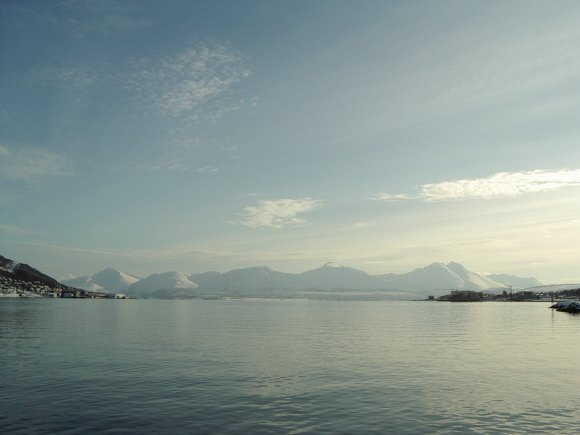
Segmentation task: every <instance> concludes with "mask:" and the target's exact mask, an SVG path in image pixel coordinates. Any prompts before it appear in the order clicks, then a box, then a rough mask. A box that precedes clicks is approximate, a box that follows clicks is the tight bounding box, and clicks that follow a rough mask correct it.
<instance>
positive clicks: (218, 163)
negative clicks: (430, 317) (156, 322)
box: [0, 0, 580, 284]
mask: <svg viewBox="0 0 580 435" xmlns="http://www.w3.org/2000/svg"><path fill="white" fill-rule="evenodd" d="M0 11H1V13H0V58H1V61H0V75H1V77H2V80H1V81H0V253H1V254H2V255H4V256H6V257H8V258H12V259H14V260H16V261H20V262H24V263H28V264H31V265H33V266H34V267H36V268H38V269H40V270H42V271H43V272H45V273H48V274H51V275H52V276H55V277H56V278H59V279H64V278H70V277H73V276H79V275H84V274H91V273H96V272H98V271H99V270H102V269H104V268H106V267H113V268H115V269H117V270H121V271H123V272H126V273H130V274H134V275H137V276H142V277H144V276H148V275H150V274H152V273H159V272H165V271H184V272H203V271H208V270H216V271H227V270H231V269H236V268H243V267H250V266H270V267H272V268H274V269H277V270H281V271H285V272H302V271H305V270H308V269H313V268H316V267H318V266H320V265H322V264H324V263H326V262H329V261H332V262H336V263H338V264H341V265H344V266H350V267H355V268H358V269H361V270H364V271H366V272H368V273H371V274H383V273H404V272H408V271H410V270H412V269H414V268H417V267H424V266H426V265H428V264H430V263H432V262H435V261H441V262H448V261H457V262H459V263H461V264H463V265H465V266H466V267H467V268H469V269H470V270H473V271H477V272H483V273H510V274H515V275H519V276H534V277H536V278H538V279H539V280H540V281H542V282H544V283H546V284H549V283H567V282H580V26H578V23H579V22H580V2H577V1H575V0H571V1H564V0H552V1H534V0H522V1H519V0H507V1H493V0H482V1H478V0H469V1H462V0H461V1H460V0H455V1H445V0H441V1H437V2H434V1H430V0H429V1H413V0H411V1H395V0H391V1H389V0H377V1H375V0H362V1H354V0H349V1H344V0H332V1H331V0H313V1H305V0H297V1H289V0H285V1H282V0H261V1H256V0H247V1H243V2H241V1H236V0H234V1H222V0H211V1H210V0H207V1H206V0H198V1H188V0H183V1H181V0H168V1H164V2H159V1H157V0H140V1H137V0H135V1H131V0H123V1H121V0H86V1H82V0H63V1H58V0H55V1H50V2H47V1H40V0H38V1H33V0H23V1H22V0H21V1H16V0H4V1H2V2H1V3H0Z"/></svg>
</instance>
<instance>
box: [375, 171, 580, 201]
mask: <svg viewBox="0 0 580 435" xmlns="http://www.w3.org/2000/svg"><path fill="white" fill-rule="evenodd" d="M572 186H580V169H575V170H568V169H562V170H559V171H546V170H535V171H522V172H498V173H497V174H493V175H491V176H489V177H485V178H473V179H462V180H453V181H443V182H440V183H431V184H424V185H422V186H421V188H420V191H419V192H418V193H417V194H416V195H408V194H390V193H380V194H378V195H376V196H375V197H373V198H372V199H375V200H382V201H400V200H409V199H418V200H421V201H425V202H440V201H461V200H470V199H494V198H512V197H516V196H520V195H524V194H528V193H539V192H551V191H555V190H559V189H563V188H565V187H572Z"/></svg>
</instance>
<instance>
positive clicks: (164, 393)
mask: <svg viewBox="0 0 580 435" xmlns="http://www.w3.org/2000/svg"><path fill="white" fill-rule="evenodd" d="M547 306H548V304H543V303H512V304H510V303H479V304H452V303H423V302H314V301H268V300H264V301H256V300H239V301H150V300H127V301H106V300H100V301H99V300H85V301H82V300H78V301H77V300H30V301H22V300H10V301H0V344H1V347H0V366H1V367H3V370H4V371H5V372H6V373H7V374H8V376H2V378H1V380H0V405H1V407H0V409H1V411H0V432H5V431H20V432H22V433H27V432H45V433H53V432H59V431H60V432H67V431H69V432H71V433H78V432H90V431H95V432H101V431H105V430H113V431H117V432H123V433H124V432H133V433H143V432H150V433H159V432H172V431H180V432H192V433H200V432H215V433H257V432H260V433H365V432H374V433H376V432H392V433H394V432H397V433H426V432H428V433H453V432H456V433H466V432H467V433H469V432H472V433H479V432H483V433H490V432H497V433H505V432H510V431H511V432H520V433H527V432H533V431H536V432H538V431H539V432H551V433H553V432H559V433H566V432H569V433H575V431H576V427H577V426H578V425H580V417H579V416H578V413H577V410H578V409H580V394H579V393H578V392H579V391H580V388H579V387H580V377H578V376H577V375H576V372H577V364H578V361H580V346H579V344H580V316H570V315H568V314H565V313H553V312H552V311H551V310H549V309H548V308H547Z"/></svg>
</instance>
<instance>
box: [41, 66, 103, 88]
mask: <svg viewBox="0 0 580 435" xmlns="http://www.w3.org/2000/svg"><path fill="white" fill-rule="evenodd" d="M100 75H101V74H100V73H99V71H97V70H95V69H94V68H93V69H89V68H82V67H48V68H41V69H38V70H35V71H34V72H33V73H32V75H31V77H30V82H31V84H34V85H37V86H47V85H55V84H56V85H61V86H66V87H69V88H73V89H74V88H85V87H86V86H92V85H94V84H96V82H97V80H98V78H99V76H100Z"/></svg>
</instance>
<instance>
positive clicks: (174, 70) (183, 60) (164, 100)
mask: <svg viewBox="0 0 580 435" xmlns="http://www.w3.org/2000/svg"><path fill="white" fill-rule="evenodd" d="M135 66H136V68H137V72H136V73H135V74H134V76H133V77H132V80H131V83H132V85H133V86H134V87H135V88H136V90H137V92H138V93H139V94H140V95H141V97H142V98H143V99H144V100H145V101H147V102H148V103H150V104H151V105H152V106H153V107H154V108H155V109H156V110H157V111H158V112H159V113H160V114H162V115H164V116H168V117H172V118H183V117H185V118H188V119H195V118H196V117H198V116H199V109H200V108H201V107H202V106H203V105H205V104H206V103H208V102H209V101H212V100H215V99H216V98H218V97H220V96H223V94H224V93H225V92H226V91H227V90H228V89H229V88H231V87H232V86H233V85H234V84H236V83H238V82H239V81H241V80H242V79H243V78H245V77H247V76H248V75H249V74H250V71H249V69H247V68H246V67H245V66H244V58H243V56H242V55H241V53H239V52H238V51H236V50H234V49H232V48H229V47H226V46H225V45H222V44H217V43H211V44H210V43H201V42H200V43H197V44H196V45H195V46H193V47H190V48H187V49H185V50H183V51H181V52H179V53H177V54H175V55H172V56H164V57H162V58H160V59H150V58H147V59H142V60H141V61H140V62H137V63H136V64H135ZM235 108H237V106H235V105H234V106H222V107H219V109H216V110H215V112H216V113H221V112H224V111H227V110H235Z"/></svg>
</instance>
